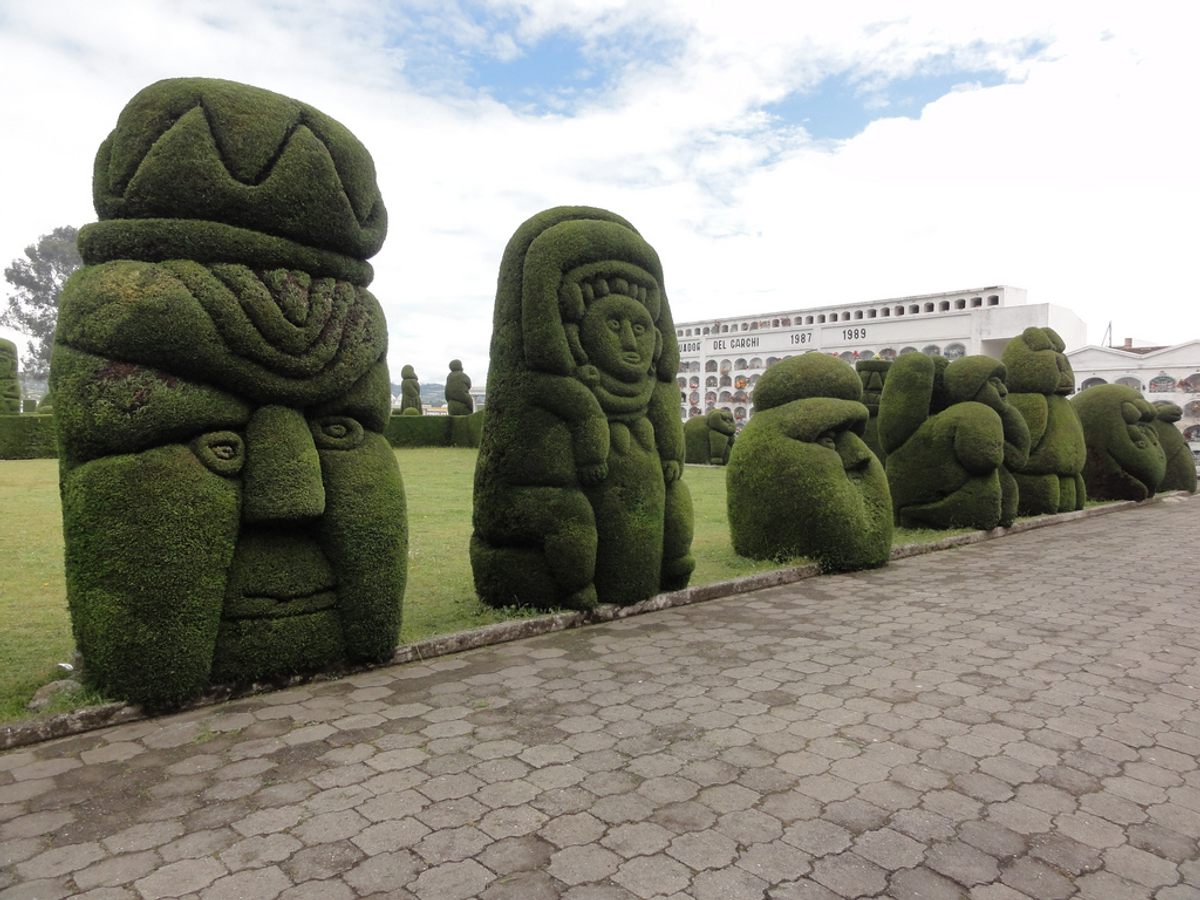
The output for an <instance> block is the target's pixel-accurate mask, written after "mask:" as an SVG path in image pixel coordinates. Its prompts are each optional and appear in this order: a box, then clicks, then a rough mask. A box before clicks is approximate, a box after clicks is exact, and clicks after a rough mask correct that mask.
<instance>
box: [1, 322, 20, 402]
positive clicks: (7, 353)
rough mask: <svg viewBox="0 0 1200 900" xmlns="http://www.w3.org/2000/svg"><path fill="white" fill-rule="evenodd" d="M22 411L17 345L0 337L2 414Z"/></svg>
mask: <svg viewBox="0 0 1200 900" xmlns="http://www.w3.org/2000/svg"><path fill="white" fill-rule="evenodd" d="M20 411H21V382H20V380H19V379H18V378H17V345H16V344H14V343H13V342H12V341H9V340H5V339H4V338H0V416H15V415H16V414H17V413H19V412H20Z"/></svg>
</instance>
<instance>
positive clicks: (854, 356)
mask: <svg viewBox="0 0 1200 900" xmlns="http://www.w3.org/2000/svg"><path fill="white" fill-rule="evenodd" d="M808 352H809V353H819V352H821V351H819V350H815V349H814V350H809V351H808ZM909 353H924V354H925V355H926V356H944V357H946V359H950V360H954V359H958V358H959V357H960V356H965V355H966V353H967V348H966V345H964V344H960V343H957V342H955V343H952V344H947V345H946V346H944V347H942V346H940V345H938V344H926V345H925V346H924V347H910V346H905V347H901V348H900V349H899V350H897V349H896V348H895V347H884V348H883V349H882V350H862V349H860V350H843V351H842V352H841V353H834V354H833V355H834V356H836V357H838V358H839V359H843V360H845V361H846V362H848V363H850V364H851V365H854V363H855V362H857V361H858V360H860V359H875V357H877V356H878V357H879V358H880V359H895V358H896V357H897V356H905V355H907V354H909ZM780 359H791V355H790V354H789V355H788V356H782V357H779V356H768V357H766V359H765V360H764V359H763V358H762V357H758V356H754V357H750V358H745V357H738V358H737V359H734V360H728V359H722V360H716V359H710V360H707V361H706V362H704V363H701V362H700V360H698V359H696V360H687V359H685V360H680V363H679V371H680V373H682V374H687V373H688V372H699V371H701V370H703V371H705V372H719V373H720V374H722V375H728V374H729V373H731V372H753V371H755V370H758V369H769V368H770V367H771V366H773V365H775V363H777V362H779V361H780Z"/></svg>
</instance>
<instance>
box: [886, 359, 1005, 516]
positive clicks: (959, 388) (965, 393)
mask: <svg viewBox="0 0 1200 900" xmlns="http://www.w3.org/2000/svg"><path fill="white" fill-rule="evenodd" d="M1004 376H1005V369H1004V366H1003V365H1002V364H1001V363H999V362H997V361H996V360H994V359H991V358H990V357H987V356H964V357H963V358H962V359H958V360H955V361H954V362H952V363H948V362H947V361H946V360H945V359H944V358H942V357H928V356H924V355H922V354H916V353H911V354H907V355H905V356H903V357H901V358H900V359H897V360H896V362H895V363H894V364H893V366H892V368H891V370H890V371H889V373H888V377H887V382H886V383H885V384H884V386H883V397H882V399H881V401H880V405H879V437H880V440H881V442H882V443H883V447H884V450H885V451H886V453H887V476H888V484H889V485H890V487H891V491H892V504H893V507H894V509H895V514H896V522H897V523H898V524H900V525H903V526H906V527H927V528H954V527H966V528H982V529H991V528H995V527H996V526H997V525H1010V524H1012V521H1013V519H1014V518H1015V516H1016V510H1017V502H1018V496H1017V486H1016V482H1015V480H1014V479H1013V478H1012V477H1011V475H1010V474H1009V472H1008V471H1007V470H1008V468H1009V467H1015V466H1018V465H1021V464H1022V463H1023V462H1024V461H1025V459H1026V458H1027V456H1028V453H1029V430H1028V428H1027V427H1026V426H1025V423H1024V420H1023V419H1022V418H1021V416H1020V414H1019V413H1018V412H1017V411H1016V410H1015V409H1013V408H1012V407H1010V406H1009V405H1008V404H1007V402H1006V399H1005V398H1006V396H1007V388H1006V387H1005V385H1004Z"/></svg>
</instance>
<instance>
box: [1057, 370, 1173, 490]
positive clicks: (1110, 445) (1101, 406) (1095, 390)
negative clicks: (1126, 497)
mask: <svg viewBox="0 0 1200 900" xmlns="http://www.w3.org/2000/svg"><path fill="white" fill-rule="evenodd" d="M1071 404H1072V406H1074V407H1075V411H1076V412H1077V413H1078V414H1079V421H1080V424H1082V425H1083V434H1084V440H1085V442H1086V443H1087V450H1088V465H1089V468H1090V469H1091V470H1092V471H1094V472H1099V473H1101V475H1103V474H1104V473H1105V472H1108V471H1112V470H1120V471H1121V472H1124V473H1125V475H1126V476H1128V477H1129V478H1132V479H1134V480H1135V481H1137V482H1139V483H1140V484H1141V485H1142V486H1143V487H1144V488H1145V489H1146V492H1147V494H1153V493H1154V492H1155V490H1157V488H1158V485H1159V483H1160V482H1161V481H1162V479H1163V476H1164V474H1165V473H1166V456H1165V454H1164V452H1163V449H1162V446H1161V445H1160V444H1159V441H1158V436H1157V435H1156V434H1155V432H1154V425H1153V423H1154V419H1155V409H1154V407H1153V406H1151V405H1150V404H1149V403H1148V402H1146V400H1145V398H1143V397H1142V395H1141V394H1140V393H1138V392H1137V391H1136V390H1134V389H1133V388H1131V387H1127V386H1126V385H1123V384H1099V385H1095V386H1094V387H1090V388H1088V389H1087V390H1086V391H1083V392H1081V393H1080V394H1079V395H1078V396H1077V397H1074V398H1072V400H1071ZM1085 474H1086V473H1085ZM1090 477H1091V476H1089V478H1090ZM1088 490H1089V493H1091V490H1092V489H1091V486H1090V482H1089V488H1088Z"/></svg>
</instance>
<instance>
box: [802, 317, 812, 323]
mask: <svg viewBox="0 0 1200 900" xmlns="http://www.w3.org/2000/svg"><path fill="white" fill-rule="evenodd" d="M812 323H813V317H812V316H805V317H804V324H805V325H811V324H812Z"/></svg>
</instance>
